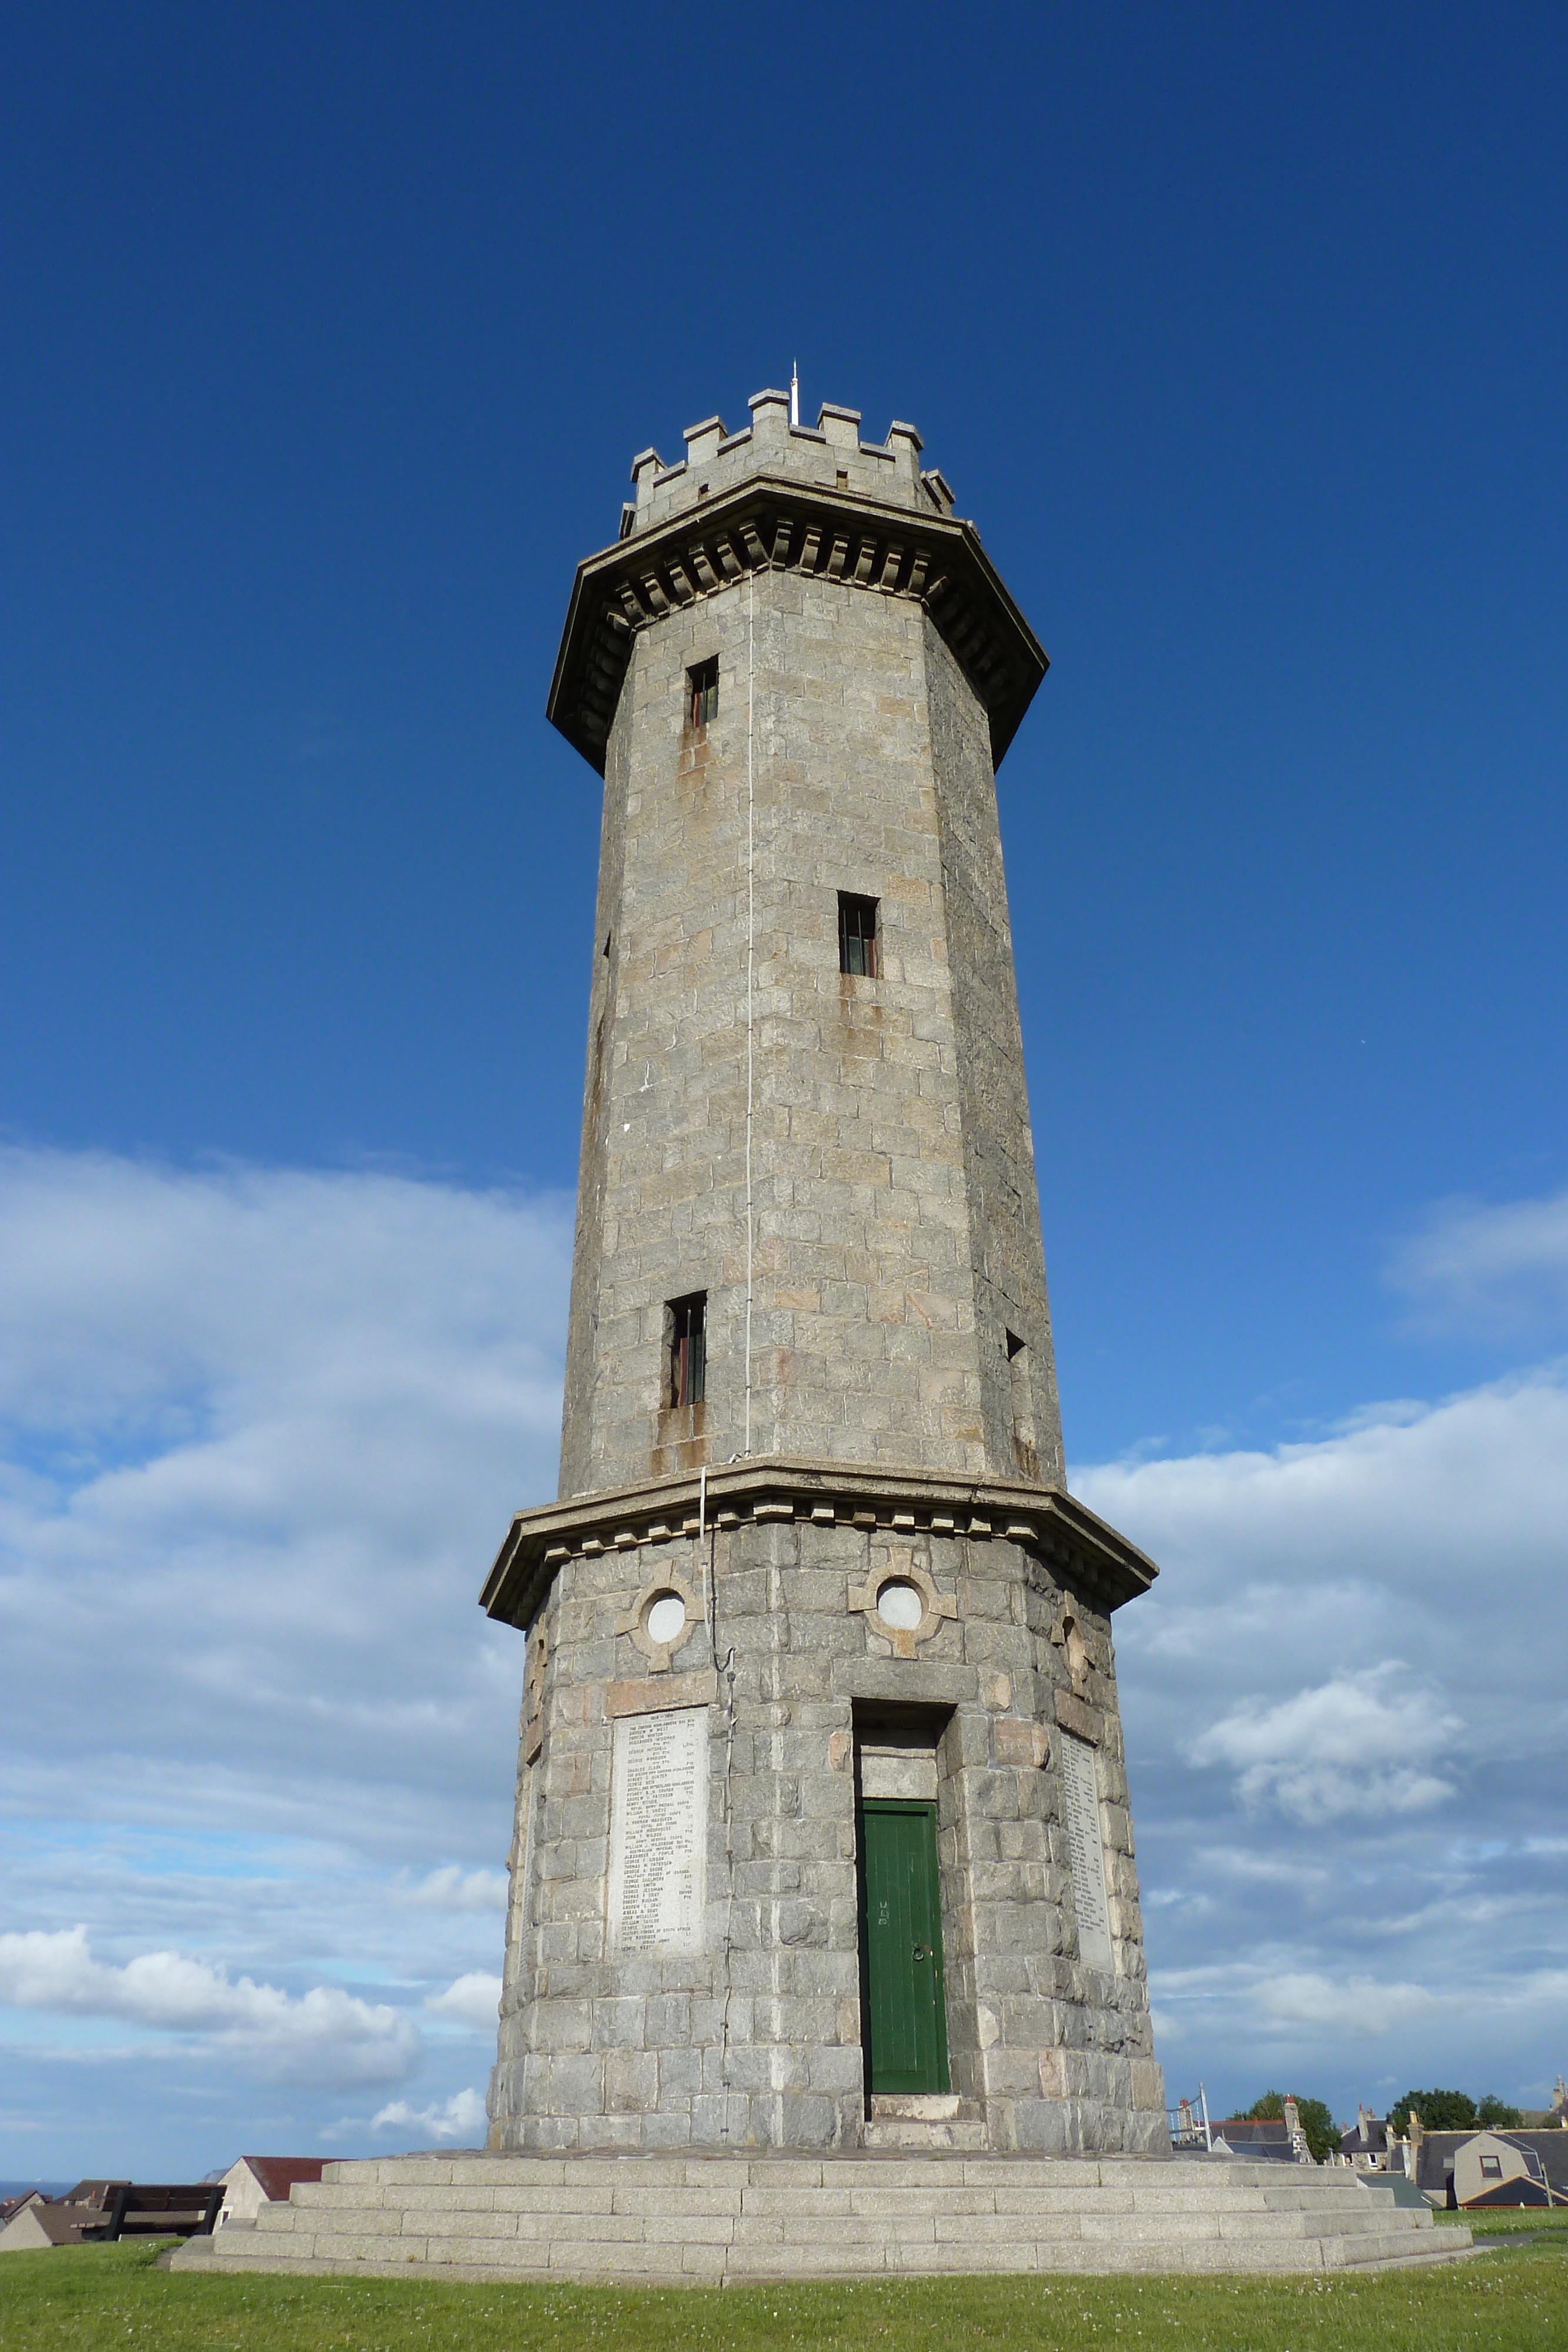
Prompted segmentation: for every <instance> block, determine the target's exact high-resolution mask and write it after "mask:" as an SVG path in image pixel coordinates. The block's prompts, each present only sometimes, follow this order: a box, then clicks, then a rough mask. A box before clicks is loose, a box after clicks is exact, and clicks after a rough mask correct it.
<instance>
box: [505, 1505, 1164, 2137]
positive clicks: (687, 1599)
mask: <svg viewBox="0 0 1568 2352" xmlns="http://www.w3.org/2000/svg"><path fill="white" fill-rule="evenodd" d="M1152 1573H1153V1570H1152V1568H1151V1565H1150V1563H1148V1562H1147V1561H1145V1560H1144V1559H1142V1556H1141V1555H1140V1554H1138V1553H1136V1552H1134V1550H1133V1549H1132V1547H1131V1546H1130V1545H1127V1544H1125V1543H1124V1541H1123V1539H1122V1538H1120V1537H1118V1536H1116V1535H1115V1534H1114V1532H1113V1530H1112V1529H1110V1528H1106V1527H1105V1526H1104V1525H1103V1522H1101V1521H1099V1520H1097V1519H1095V1518H1094V1517H1092V1514H1090V1513H1089V1512H1087V1511H1085V1510H1084V1509H1083V1508H1082V1506H1080V1505H1078V1504H1076V1503H1074V1502H1073V1501H1072V1500H1071V1497H1069V1496H1066V1495H1065V1494H1063V1493H1061V1492H1060V1491H1059V1490H1052V1489H1050V1488H1044V1487H1040V1486H1011V1485H1003V1484H1000V1483H996V1484H989V1485H988V1484H985V1483H977V1482H975V1481H972V1480H966V1479H960V1478H945V1477H941V1476H934V1475H926V1474H920V1473H916V1474H914V1475H910V1474H907V1473H899V1472H895V1471H892V1470H889V1471H885V1472H883V1471H879V1470H877V1471H873V1470H867V1469H865V1468H864V1467H862V1466H860V1465H833V1464H822V1463H800V1462H788V1461H770V1462H761V1463H758V1462H748V1463H745V1464H739V1465H730V1466H727V1467H726V1468H724V1469H721V1470H718V1471H715V1472H712V1473H710V1474H709V1475H708V1476H707V1478H706V1482H704V1481H700V1480H697V1479H693V1478H690V1477H687V1478H685V1479H684V1480H663V1481H659V1482H655V1483H653V1484H651V1485H649V1486H641V1487H637V1488H634V1489H629V1490H625V1491H622V1492H620V1493H615V1494H607V1495H598V1496H586V1497H582V1498H580V1499H579V1500H576V1501H574V1502H571V1503H569V1504H565V1505H555V1506H550V1507H548V1508H546V1509H543V1510H539V1511H534V1512H529V1513H527V1514H524V1515H522V1516H521V1517H520V1518H519V1519H518V1521H517V1523H516V1524H515V1526H514V1528H513V1532H512V1535H511V1537H510V1538H508V1543H507V1548H506V1549H504V1551H503V1553H502V1556H501V1559H500V1560H499V1561H498V1562H497V1570H496V1572H495V1574H494V1576H493V1577H492V1580H491V1584H490V1586H489V1588H487V1591H486V1601H487V1605H488V1606H489V1607H490V1608H491V1611H492V1613H493V1614H496V1615H500V1616H507V1617H511V1618H512V1619H513V1621H514V1622H518V1621H519V1620H520V1622H523V1623H525V1624H526V1625H527V1628H528V1636H529V1656H528V1672H527V1695H526V1697H525V1702H524V1709H523V1735H522V1742H521V1757H520V1764H519V1776H518V1796H517V1827H516V1832H515V1836H514V1843H513V1848H512V1853H511V1856H510V1863H511V1871H512V1906H511V1912H510V1917H509V1923H508V1936H507V1964H506V1974H505V1979H504V1989H503V1993H502V2000H501V2022H500V2037H499V2045H498V2050H497V2064H496V2068H495V2071H494V2074H493V2076H492V2081H491V2087H490V2100H489V2112H490V2119H491V2130H490V2145H491V2147H492V2148H493V2149H495V2150H497V2151H498V2152H500V2151H533V2152H537V2153H538V2154H540V2155H544V2154H555V2153H565V2152H573V2153H586V2152H589V2151H606V2152H608V2151H612V2150H623V2151H627V2152H642V2153H645V2154H653V2153H657V2152H662V2151H674V2150H679V2149H693V2150H710V2151H729V2152H740V2151H747V2150H766V2149H769V2148H776V2149H780V2150H783V2149H789V2150H796V2151H799V2150H801V2149H812V2150H822V2151H828V2152H843V2151H853V2150H858V2149H860V2148H862V2147H868V2148H874V2147H879V2146H886V2145H888V2144H889V2142H891V2143H892V2144H893V2145H894V2146H896V2147H910V2146H912V2145H914V2146H919V2145H923V2144H924V2145H928V2146H931V2147H948V2148H953V2147H959V2148H963V2147H985V2148H988V2149H989V2150H991V2151H992V2152H995V2153H1009V2152H1024V2151H1029V2152H1033V2153H1037V2154H1041V2155H1051V2156H1074V2155H1082V2154H1086V2153H1092V2152H1117V2153H1125V2154H1145V2153H1147V2154H1155V2153H1163V2152H1164V2151H1166V2149H1167V2148H1168V2145H1169V2141H1168V2134H1167V2129H1166V2108H1165V2091H1164V2084H1163V2079H1162V2076H1161V2072H1160V2068H1159V2066H1158V2064H1157V2063H1155V2056H1154V2049H1153V2042H1152V2039H1151V2033H1150V2026H1149V2012H1148V1999H1147V1990H1146V1986H1145V1973H1144V1953H1143V1934H1142V1923H1141V1919H1140V1916H1139V1910H1138V1897H1137V1877H1136V1870H1135V1865H1134V1858H1133V1839H1132V1823H1131V1818H1130V1814H1129V1811H1128V1801H1127V1787H1126V1780H1125V1777H1124V1765H1123V1754H1122V1738H1121V1725H1120V1718H1119V1715H1118V1711H1117V1705H1116V1690H1115V1675H1114V1664H1113V1654H1112V1647H1111V1639H1110V1612H1111V1610H1112V1609H1113V1607H1114V1606H1116V1605H1117V1604H1118V1602H1119V1601H1121V1600H1124V1599H1126V1598H1129V1597H1131V1596H1132V1594H1134V1592H1137V1591H1142V1590H1144V1589H1145V1585H1146V1583H1147V1581H1148V1578H1149V1576H1150V1575H1151V1574H1152ZM922 1842H924V1843H922ZM888 1871H891V1872H892V1873H893V1874H894V1876H893V1879H892V1880H889V1881H887V1882H886V1885H891V1886H892V1889H893V1895H892V1900H891V1913H890V1902H889V1898H888V1896H887V1894H886V1885H884V1883H883V1879H880V1878H879V1877H878V1873H879V1872H883V1873H885V1872H888ZM911 1873H913V1874H914V1876H913V1878H911V1876H910V1874H911ZM922 1873H924V1877H922V1875H921V1874H922ZM900 1874H902V1875H900ZM906 1882H907V1884H906ZM922 1886H923V1887H924V1890H925V1893H924V1896H922V1895H921V1888H922ZM879 1887H880V1888H882V1889H883V1892H881V1893H879V1891H878V1890H879ZM911 1887H913V1889H914V1892H913V1893H910V1892H909V1889H910V1888H911ZM906 1898H907V1900H908V1901H910V1902H913V1903H915V1909H914V1910H911V1911H909V1912H908V1914H907V1916H905V1914H904V1911H903V1910H902V1909H901V1908H900V1906H901V1905H902V1904H904V1902H905V1900H906ZM921 1900H924V1901H925V1910H924V1911H921V1910H920V1909H919V1902H920V1901H921ZM894 1915H896V1916H894ZM879 2110H880V2113H879ZM938 2110H940V2112H938ZM959 2126H961V2127H962V2128H958V2127H959Z"/></svg>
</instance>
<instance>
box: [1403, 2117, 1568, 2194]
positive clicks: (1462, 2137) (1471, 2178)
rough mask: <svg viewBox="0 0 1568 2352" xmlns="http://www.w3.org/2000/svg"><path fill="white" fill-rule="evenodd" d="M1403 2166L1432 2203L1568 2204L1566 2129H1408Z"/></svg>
mask: <svg viewBox="0 0 1568 2352" xmlns="http://www.w3.org/2000/svg"><path fill="white" fill-rule="evenodd" d="M1405 2158H1406V2170H1408V2169H1409V2168H1410V2167H1411V2166H1412V2165H1414V2168H1415V2175H1414V2177H1415V2180H1416V2186H1417V2188H1418V2189H1420V2190H1421V2193H1422V2195H1423V2196H1424V2197H1425V2198H1426V2200H1427V2203H1428V2204H1430V2205H1444V2206H1486V2205H1568V2132H1565V2131H1509V2132H1494V2131H1468V2132H1423V2131H1415V2132H1412V2134H1411V2136H1410V2137H1409V2139H1408V2140H1407V2141H1406V2144H1405Z"/></svg>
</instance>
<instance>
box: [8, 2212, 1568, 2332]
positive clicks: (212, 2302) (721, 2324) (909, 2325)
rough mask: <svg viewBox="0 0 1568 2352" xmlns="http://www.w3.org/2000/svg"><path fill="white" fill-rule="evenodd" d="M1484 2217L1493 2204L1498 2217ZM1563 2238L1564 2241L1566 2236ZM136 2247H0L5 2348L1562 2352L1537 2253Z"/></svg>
mask: <svg viewBox="0 0 1568 2352" xmlns="http://www.w3.org/2000/svg"><path fill="white" fill-rule="evenodd" d="M1499 2218H1500V2217H1499ZM1565 2243H1568V2241H1565ZM154 2263H155V2252H154V2250H153V2249H152V2248H150V2247H145V2246H137V2247H128V2246H83V2247H80V2248H74V2249H69V2250H66V2249H62V2250H60V2251H58V2252H48V2253H37V2254H8V2255H7V2256H6V2257H5V2261H4V2262H0V2347H4V2352H110V2347H113V2352H501V2347H507V2352H524V2347H526V2352H764V2347H775V2346H777V2347H780V2352H782V2348H783V2347H810V2352H993V2347H994V2352H1035V2347H1038V2352H1058V2347H1060V2348H1061V2352H1137V2347H1164V2346H1170V2347H1181V2352H1347V2347H1358V2346H1362V2345H1365V2346H1367V2347H1369V2352H1370V2347H1375V2352H1479V2347H1486V2352H1552V2347H1558V2346H1562V2347H1564V2348H1565V2352H1568V2271H1565V2270H1564V2266H1563V2256H1562V2254H1561V2253H1560V2252H1555V2251H1552V2252H1545V2253H1542V2252H1537V2251H1535V2250H1533V2249H1529V2248H1525V2247H1520V2248H1519V2249H1517V2250H1506V2251H1504V2250H1500V2251H1499V2252H1497V2253H1496V2254H1488V2255H1482V2256H1480V2257H1479V2258H1478V2259H1473V2260H1471V2261H1468V2262H1462V2263H1455V2264H1454V2265H1453V2266H1452V2268H1451V2269H1449V2268H1445V2269H1443V2270H1439V2271H1425V2272H1423V2271H1413V2272H1405V2273H1398V2272H1396V2273H1392V2274H1390V2275H1388V2276H1385V2277H1370V2278H1354V2277H1351V2278H1330V2279H1321V2278H1292V2279H1275V2280H1264V2279H1209V2280H1198V2279H1182V2278H1158V2279H1155V2278H1149V2279H1127V2278H1124V2279H1047V2278H1042V2279H1027V2280H1026V2279H962V2280H959V2279H937V2280H932V2281H924V2282H920V2283H915V2282H910V2283H907V2284H906V2283H904V2282H903V2281H900V2282H899V2283H898V2284H887V2285H870V2284H868V2285H863V2286H791V2287H729V2288H726V2289H724V2290H722V2291H720V2290H716V2289H715V2288H712V2287H707V2288H701V2287H699V2288H687V2289H684V2290H647V2291H642V2292H630V2291H622V2290H619V2289H616V2288H613V2287H570V2286H559V2287H549V2286H474V2285H460V2284H453V2285H441V2284H434V2283H432V2282H430V2281H426V2280H407V2281H405V2280H402V2279H395V2280H392V2279H387V2280H383V2279H330V2278H322V2279H293V2280H289V2281H287V2282H279V2281H278V2280H277V2279H271V2278H261V2277H249V2278H247V2277H246V2276H244V2275H243V2274H242V2275H239V2276H229V2277H224V2278H202V2277H199V2276H198V2277H192V2276H190V2275H188V2274H187V2273H173V2272H169V2271H161V2270H158V2269H156V2268H155V2267H154Z"/></svg>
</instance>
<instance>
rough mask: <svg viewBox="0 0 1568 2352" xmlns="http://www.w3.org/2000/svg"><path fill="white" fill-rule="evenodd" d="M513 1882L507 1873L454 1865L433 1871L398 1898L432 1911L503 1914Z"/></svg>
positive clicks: (400, 1893)
mask: <svg viewBox="0 0 1568 2352" xmlns="http://www.w3.org/2000/svg"><path fill="white" fill-rule="evenodd" d="M510 1885H511V1882H510V1880H509V1879H508V1878H507V1874H506V1872H505V1871H504V1870H462V1869H460V1868H459V1867H458V1865H457V1864H455V1862H449V1863H447V1864H444V1866H443V1868H441V1869H440V1870H433V1871H431V1872H429V1873H428V1874H427V1875H426V1876H425V1877H423V1878H422V1879H421V1880H420V1881H419V1883H418V1885H414V1886H406V1887H400V1888H399V1889H398V1899H399V1901H400V1902H402V1903H412V1904H414V1905H416V1906H419V1907H420V1908H422V1909H426V1910H431V1911H504V1910H505V1909H506V1907H507V1893H508V1890H509V1887H510Z"/></svg>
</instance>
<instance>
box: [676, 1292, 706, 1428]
mask: <svg viewBox="0 0 1568 2352" xmlns="http://www.w3.org/2000/svg"><path fill="white" fill-rule="evenodd" d="M669 1329H670V1402H671V1403H672V1404H673V1405H685V1404H701V1403H702V1402H703V1399H704V1398H705V1397H706V1394H707V1293H706V1290H697V1291H694V1292H693V1294H692V1296H691V1297H689V1298H673V1299H672V1300H671V1301H670V1308H669Z"/></svg>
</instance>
